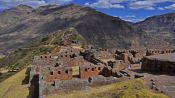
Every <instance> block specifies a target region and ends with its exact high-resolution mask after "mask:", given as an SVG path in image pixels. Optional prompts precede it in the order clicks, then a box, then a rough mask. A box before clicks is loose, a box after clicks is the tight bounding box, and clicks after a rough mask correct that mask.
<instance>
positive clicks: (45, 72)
mask: <svg viewBox="0 0 175 98" xmlns="http://www.w3.org/2000/svg"><path fill="white" fill-rule="evenodd" d="M112 57H114V54H112V53H110V52H109V51H108V50H102V49H91V50H86V49H77V48H73V47H71V46H64V47H61V49H60V51H59V53H57V54H54V55H53V54H46V55H40V56H35V57H34V60H33V66H31V71H30V81H32V79H33V78H34V77H35V76H36V75H37V76H38V77H39V98H43V97H44V96H45V95H48V94H51V93H53V92H56V91H59V90H62V89H76V88H83V87H86V86H91V85H98V84H105V83H111V82H115V81H116V79H114V78H111V77H110V76H113V77H118V74H117V73H119V71H120V70H124V69H125V68H126V66H125V63H124V62H123V61H122V60H116V61H108V62H107V63H105V62H103V61H101V60H100V59H99V58H112ZM105 77H106V78H105ZM107 77H108V78H110V79H111V81H109V79H108V78H107ZM61 81H62V82H61ZM63 81H64V83H67V82H69V84H64V83H63ZM71 81H72V82H71ZM73 81H74V82H73ZM75 81H76V83H79V84H81V85H80V86H76V87H75V86H74V84H75ZM91 81H94V82H91ZM66 85H69V87H67V86H66ZM77 85H78V84H77ZM31 86H32V83H31ZM60 88H62V89H60Z"/></svg>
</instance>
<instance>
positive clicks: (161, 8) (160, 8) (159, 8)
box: [157, 7, 165, 11]
mask: <svg viewBox="0 0 175 98" xmlns="http://www.w3.org/2000/svg"><path fill="white" fill-rule="evenodd" d="M157 9H158V10H161V11H163V10H165V8H163V7H158V8H157Z"/></svg>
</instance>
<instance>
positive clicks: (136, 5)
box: [129, 0, 175, 10]
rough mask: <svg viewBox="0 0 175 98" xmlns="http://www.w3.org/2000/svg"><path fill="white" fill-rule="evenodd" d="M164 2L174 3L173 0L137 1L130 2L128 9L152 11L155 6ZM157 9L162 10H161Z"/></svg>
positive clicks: (174, 0)
mask: <svg viewBox="0 0 175 98" xmlns="http://www.w3.org/2000/svg"><path fill="white" fill-rule="evenodd" d="M164 2H175V0H137V1H135V2H131V3H130V4H129V7H130V8H131V9H146V10H154V9H155V8H156V7H157V4H159V3H164ZM159 9H161V10H162V8H159Z"/></svg>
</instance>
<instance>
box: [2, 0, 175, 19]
mask: <svg viewBox="0 0 175 98" xmlns="http://www.w3.org/2000/svg"><path fill="white" fill-rule="evenodd" d="M70 3H74V4H79V5H82V6H88V7H92V8H94V9H96V10H97V11H100V12H103V13H105V14H108V15H111V16H114V17H120V18H121V19H123V20H126V21H130V22H138V21H142V20H144V19H145V18H148V17H151V16H154V15H160V14H165V13H171V12H175V0H0V11H3V10H5V9H9V8H12V7H15V6H17V5H19V4H24V5H29V6H32V7H34V8H37V7H39V6H43V5H48V4H56V5H59V6H60V5H66V4H70Z"/></svg>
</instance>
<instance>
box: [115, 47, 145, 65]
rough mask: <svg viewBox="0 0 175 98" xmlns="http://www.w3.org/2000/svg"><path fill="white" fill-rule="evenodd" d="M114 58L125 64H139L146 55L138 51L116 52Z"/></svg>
mask: <svg viewBox="0 0 175 98" xmlns="http://www.w3.org/2000/svg"><path fill="white" fill-rule="evenodd" d="M115 54H116V55H115V57H116V58H117V59H120V60H123V61H124V62H125V63H131V64H134V63H139V62H140V61H141V59H142V58H143V57H144V56H145V55H146V54H145V52H144V51H140V50H132V49H130V50H116V52H115Z"/></svg>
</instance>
